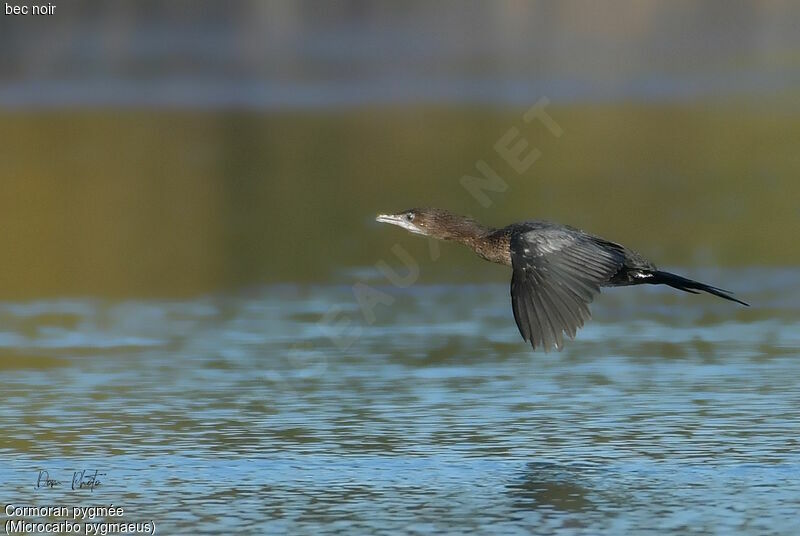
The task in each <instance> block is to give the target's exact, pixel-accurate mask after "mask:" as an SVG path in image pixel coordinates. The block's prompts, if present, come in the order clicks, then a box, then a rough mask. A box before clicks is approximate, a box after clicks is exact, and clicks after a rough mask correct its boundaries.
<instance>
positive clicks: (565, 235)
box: [510, 226, 625, 351]
mask: <svg viewBox="0 0 800 536" xmlns="http://www.w3.org/2000/svg"><path fill="white" fill-rule="evenodd" d="M510 249H511V266H512V268H513V270H514V271H513V275H512V277H511V305H512V309H513V311H514V320H515V321H516V322H517V327H518V328H519V332H520V334H521V335H522V338H523V339H525V340H526V341H530V343H531V346H533V348H534V349H536V348H539V347H542V348H544V350H545V351H548V350H550V349H551V348H553V347H554V346H555V347H556V348H557V349H559V350H560V349H561V348H562V347H563V345H564V334H565V333H566V335H567V336H568V337H570V338H574V337H575V334H576V333H577V331H578V329H580V328H581V327H582V326H583V323H584V322H585V321H586V320H588V319H589V317H590V316H591V313H590V312H589V304H590V303H591V302H592V300H593V299H594V297H595V296H596V295H597V294H598V293H599V292H600V285H602V284H603V283H606V282H608V281H609V280H610V279H611V278H612V277H613V276H614V274H616V273H617V272H618V271H619V270H620V268H621V267H622V266H623V265H624V262H625V256H624V250H623V249H622V247H621V246H618V245H616V244H613V243H610V242H605V241H603V240H601V239H598V238H596V237H593V236H591V235H587V234H585V233H582V232H581V231H577V230H575V229H572V228H568V227H556V226H537V227H533V228H531V229H530V230H527V231H520V232H516V233H514V234H512V236H511V241H510Z"/></svg>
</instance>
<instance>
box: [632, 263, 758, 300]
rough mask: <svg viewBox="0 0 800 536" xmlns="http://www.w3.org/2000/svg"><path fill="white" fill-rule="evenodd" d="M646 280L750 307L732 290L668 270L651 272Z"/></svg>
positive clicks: (654, 283) (653, 283)
mask: <svg viewBox="0 0 800 536" xmlns="http://www.w3.org/2000/svg"><path fill="white" fill-rule="evenodd" d="M647 282H648V283H650V284H652V285H669V286H670V287H672V288H676V289H678V290H683V291H685V292H691V293H692V294H699V293H700V292H699V291H703V292H708V293H709V294H713V295H714V296H719V297H720V298H725V299H726V300H730V301H733V302H736V303H741V304H742V305H746V306H747V307H750V304H749V303H746V302H743V301H742V300H739V299H737V298H734V297H733V292H730V291H728V290H723V289H721V288H717V287H712V286H711V285H706V284H705V283H700V282H699V281H693V280H691V279H687V278H685V277H681V276H679V275H675V274H672V273H669V272H662V271H661V270H657V271H655V272H652V278H650V279H648V280H647Z"/></svg>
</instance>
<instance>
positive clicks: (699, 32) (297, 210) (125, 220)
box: [0, 1, 800, 299]
mask: <svg viewBox="0 0 800 536" xmlns="http://www.w3.org/2000/svg"><path fill="white" fill-rule="evenodd" d="M58 10H59V11H58V12H57V16H53V17H48V18H41V17H39V18H33V17H27V18H16V19H13V18H12V17H8V16H4V17H0V23H2V31H1V32H0V46H2V49H3V50H4V51H6V54H3V55H2V59H0V125H1V126H0V162H2V171H0V174H1V178H0V188H2V191H0V229H2V232H0V248H2V251H4V253H5V254H4V263H3V264H4V266H3V270H2V271H1V272H0V298H2V299H28V298H36V297H47V296H72V295H99V296H108V297H131V296H144V297H148V296H191V295H196V294H201V293H207V292H211V291H216V290H223V289H232V288H240V287H247V286H250V285H259V284H263V283H271V282H289V281H291V282H324V281H330V280H340V281H350V280H351V279H352V276H351V275H349V274H350V272H349V270H350V269H352V268H356V267H363V266H371V265H373V264H374V263H375V262H376V261H378V260H379V259H382V258H392V257H391V253H390V247H391V245H392V244H394V243H396V242H398V241H401V242H402V244H403V246H404V247H406V248H407V249H409V250H410V251H412V253H414V252H418V253H420V254H422V255H424V254H425V252H426V251H427V247H428V246H427V244H425V241H414V240H406V237H404V236H402V235H401V234H399V231H397V230H394V229H388V228H380V227H379V226H377V225H375V224H374V223H373V222H372V218H373V217H374V215H375V214H376V213H378V212H386V211H396V210H400V209H404V208H408V207H411V206H417V205H435V206H441V207H445V208H449V209H451V210H454V211H460V212H464V213H469V214H472V215H473V216H475V217H477V218H479V219H481V220H483V221H485V222H486V223H488V224H491V225H497V226H500V225H505V224H507V223H509V222H511V221H516V220H521V219H529V218H548V219H555V220H558V221H561V222H563V223H568V224H572V225H575V226H580V227H584V228H587V229H589V230H591V231H593V232H595V233H598V234H601V235H603V236H606V237H607V238H610V239H612V240H616V241H620V242H623V243H625V244H627V245H629V246H631V247H633V248H636V249H639V250H640V251H642V252H643V253H645V254H646V255H648V256H651V257H653V258H654V260H655V261H656V262H657V263H660V264H664V265H670V264H674V265H711V264H714V265H720V264H721V265H791V264H796V263H798V261H800V251H799V250H798V248H797V247H796V236H797V231H798V229H799V228H800V204H798V201H800V185H798V180H797V177H798V176H799V175H800V152H798V150H797V147H798V145H799V144H800V121H798V119H800V99H799V98H798V97H800V91H798V88H800V34H798V32H796V31H794V30H793V28H792V23H791V21H792V20H797V15H798V11H799V10H800V9H799V8H798V6H797V5H796V4H794V3H791V2H768V3H756V2H751V3H745V2H736V3H727V2H716V3H715V2H704V3H694V2H634V3H628V2H607V3H602V4H598V3H593V2H559V3H549V2H492V3H482V2H466V3H461V2H458V3H453V2H443V3H437V4H435V5H430V4H429V3H426V2H404V3H402V4H400V3H388V2H386V3H380V2H378V3H362V2H355V1H351V2H333V3H324V4H319V3H316V2H258V1H241V2H231V3H225V4H224V6H223V5H222V4H221V3H216V2H191V3H187V2H183V3H181V2H175V3H169V4H165V3H161V2H115V3H113V5H112V3H102V4H100V3H97V2H80V1H75V2H70V3H69V4H63V5H59V6H58ZM588 21H591V24H589V22H588ZM45 38H46V39H45ZM8 51H13V52H12V53H8ZM590 52H591V54H589V53H590ZM543 97H544V98H547V99H548V100H549V101H550V105H549V106H548V108H547V110H548V112H549V113H550V115H551V116H552V117H553V118H554V119H555V120H556V121H557V122H558V124H559V125H560V126H561V127H562V128H563V129H564V135H563V136H561V137H560V138H555V137H553V136H552V135H551V134H550V133H549V132H548V131H547V130H546V129H545V128H543V127H542V125H541V124H539V123H537V122H533V123H530V124H526V123H524V122H523V121H522V114H523V113H524V112H525V110H526V109H527V108H528V107H529V106H531V105H533V104H534V103H535V102H537V101H538V100H539V99H540V98H543ZM512 127H516V128H518V129H519V131H520V134H521V135H522V136H523V137H524V138H525V139H527V140H528V142H529V143H530V145H531V146H532V147H536V148H538V149H539V150H540V151H541V153H542V156H541V157H540V158H539V159H538V160H537V161H536V162H535V163H534V164H533V165H532V166H531V168H530V169H529V170H527V171H526V172H525V173H523V174H517V173H516V172H514V171H513V170H512V169H511V168H510V167H509V166H508V164H507V163H506V162H504V161H503V159H502V158H501V157H500V156H499V155H498V154H497V153H496V152H495V151H494V149H493V146H494V144H495V142H496V141H497V139H498V138H500V137H501V136H502V135H503V134H504V133H505V132H506V131H507V130H508V129H509V128H512ZM478 160H484V161H486V162H487V163H488V164H489V165H490V166H491V167H492V168H493V169H494V170H495V171H496V172H497V173H498V174H499V175H500V176H501V177H502V178H503V179H504V180H505V182H506V183H507V184H508V189H507V190H506V191H505V192H502V193H489V194H488V195H489V196H490V199H491V201H492V202H491V205H490V206H489V207H488V208H484V207H483V206H481V204H479V203H478V202H477V201H476V200H475V199H474V198H473V197H472V196H471V195H470V194H469V192H468V191H467V190H465V189H464V188H462V187H461V185H460V183H459V180H460V178H461V177H462V176H464V175H467V174H470V175H476V171H475V164H476V162H477V161H478ZM444 247H445V248H446V253H447V256H448V262H446V263H433V264H431V265H430V266H425V269H424V271H423V277H424V280H425V281H439V280H442V281H445V280H448V281H449V280H463V281H471V280H497V281H504V280H505V279H506V277H507V274H506V273H505V271H503V270H501V269H498V268H495V267H491V266H489V265H486V264H484V263H480V262H477V261H474V260H472V259H469V255H468V253H467V252H464V251H461V250H460V249H458V248H456V247H451V246H449V245H445V246H444ZM468 259H469V260H468Z"/></svg>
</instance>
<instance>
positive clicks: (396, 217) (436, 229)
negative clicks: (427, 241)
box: [375, 208, 481, 240]
mask: <svg viewBox="0 0 800 536" xmlns="http://www.w3.org/2000/svg"><path fill="white" fill-rule="evenodd" d="M375 221H379V222H381V223H390V224H392V225H397V226H398V227H402V228H403V229H405V230H407V231H410V232H412V233H415V234H421V235H424V236H431V237H433V238H438V239H440V240H453V239H456V238H459V237H462V236H465V235H468V234H470V235H471V234H476V230H478V229H481V227H480V225H479V224H478V223H477V222H476V221H475V220H473V219H472V218H467V217H465V216H459V215H458V214H453V213H452V212H448V211H446V210H443V209H440V208H411V209H408V210H404V211H402V212H397V213H395V214H381V215H379V216H378V217H377V218H375Z"/></svg>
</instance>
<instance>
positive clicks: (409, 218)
mask: <svg viewBox="0 0 800 536" xmlns="http://www.w3.org/2000/svg"><path fill="white" fill-rule="evenodd" d="M406 221H414V213H413V212H407V213H406Z"/></svg>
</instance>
